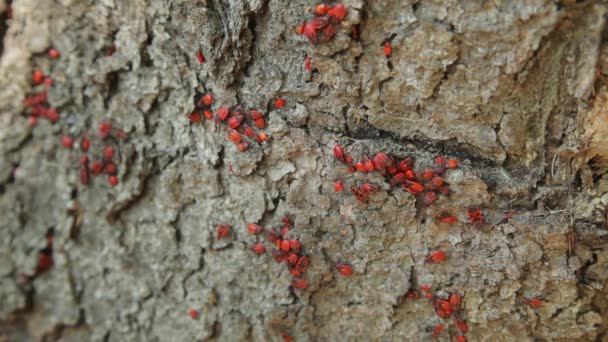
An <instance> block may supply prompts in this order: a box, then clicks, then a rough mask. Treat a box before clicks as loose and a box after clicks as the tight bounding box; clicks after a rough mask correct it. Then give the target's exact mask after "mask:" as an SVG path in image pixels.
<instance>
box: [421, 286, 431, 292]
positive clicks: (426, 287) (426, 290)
mask: <svg viewBox="0 0 608 342" xmlns="http://www.w3.org/2000/svg"><path fill="white" fill-rule="evenodd" d="M421 289H422V291H424V292H429V291H431V287H430V286H428V285H422V287H421Z"/></svg>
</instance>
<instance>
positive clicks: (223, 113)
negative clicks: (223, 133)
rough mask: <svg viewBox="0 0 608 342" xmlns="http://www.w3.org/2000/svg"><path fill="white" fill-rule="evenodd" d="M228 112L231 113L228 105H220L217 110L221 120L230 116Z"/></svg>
mask: <svg viewBox="0 0 608 342" xmlns="http://www.w3.org/2000/svg"><path fill="white" fill-rule="evenodd" d="M228 114H230V109H229V108H228V107H220V108H219V109H218V110H217V118H218V120H219V121H224V120H226V118H227V117H228Z"/></svg>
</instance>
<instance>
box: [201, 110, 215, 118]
mask: <svg viewBox="0 0 608 342" xmlns="http://www.w3.org/2000/svg"><path fill="white" fill-rule="evenodd" d="M203 115H204V116H205V119H207V120H211V119H213V112H212V111H210V110H206V111H204V112H203Z"/></svg>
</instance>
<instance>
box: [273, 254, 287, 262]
mask: <svg viewBox="0 0 608 342" xmlns="http://www.w3.org/2000/svg"><path fill="white" fill-rule="evenodd" d="M272 257H273V258H274V260H275V261H276V262H277V264H280V263H282V262H283V260H285V255H284V254H283V253H281V252H274V253H273V254H272Z"/></svg>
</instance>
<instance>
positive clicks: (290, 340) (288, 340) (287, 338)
mask: <svg viewBox="0 0 608 342" xmlns="http://www.w3.org/2000/svg"><path fill="white" fill-rule="evenodd" d="M281 337H283V342H293V337H291V335H289V334H288V333H281Z"/></svg>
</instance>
